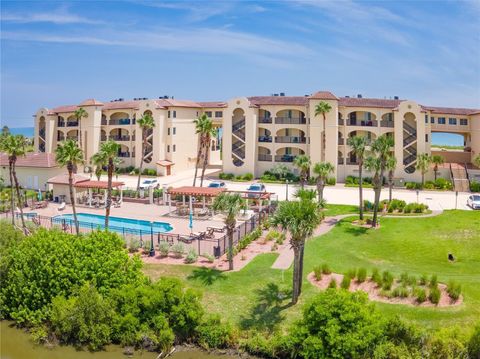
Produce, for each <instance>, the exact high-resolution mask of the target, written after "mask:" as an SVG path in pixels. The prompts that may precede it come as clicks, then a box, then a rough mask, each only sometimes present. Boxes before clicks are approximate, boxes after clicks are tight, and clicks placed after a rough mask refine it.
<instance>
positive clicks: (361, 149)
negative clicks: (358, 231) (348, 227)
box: [347, 136, 369, 220]
mask: <svg viewBox="0 0 480 359" xmlns="http://www.w3.org/2000/svg"><path fill="white" fill-rule="evenodd" d="M368 143H369V140H368V138H367V137H365V136H353V137H350V138H349V139H348V140H347V144H348V145H349V146H350V148H351V149H352V152H353V153H354V154H355V156H356V158H357V162H358V192H359V204H358V208H359V211H360V220H363V165H364V161H365V152H366V150H367V146H368Z"/></svg>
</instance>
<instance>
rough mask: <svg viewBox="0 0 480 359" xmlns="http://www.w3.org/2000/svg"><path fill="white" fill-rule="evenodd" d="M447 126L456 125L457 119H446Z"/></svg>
mask: <svg viewBox="0 0 480 359" xmlns="http://www.w3.org/2000/svg"><path fill="white" fill-rule="evenodd" d="M448 124H449V125H456V124H457V119H456V118H453V117H450V118H449V119H448Z"/></svg>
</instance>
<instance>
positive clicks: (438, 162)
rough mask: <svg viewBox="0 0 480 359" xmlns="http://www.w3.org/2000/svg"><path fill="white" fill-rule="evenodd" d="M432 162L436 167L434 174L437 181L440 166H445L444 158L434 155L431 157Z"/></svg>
mask: <svg viewBox="0 0 480 359" xmlns="http://www.w3.org/2000/svg"><path fill="white" fill-rule="evenodd" d="M430 159H431V162H432V163H433V164H434V165H435V166H434V167H433V173H434V174H435V181H436V180H437V174H438V166H439V165H443V162H444V161H443V157H442V156H440V155H433V156H431V158H430Z"/></svg>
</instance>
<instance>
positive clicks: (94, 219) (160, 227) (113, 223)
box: [52, 213, 173, 234]
mask: <svg viewBox="0 0 480 359" xmlns="http://www.w3.org/2000/svg"><path fill="white" fill-rule="evenodd" d="M77 220H78V223H79V224H80V227H82V228H92V229H96V228H100V229H103V228H105V216H102V215H98V214H90V213H77ZM52 222H53V223H55V224H63V223H67V224H68V225H69V226H74V223H73V214H62V215H59V216H55V217H53V218H52ZM108 229H109V230H111V231H114V232H119V233H128V234H140V233H147V232H148V233H151V232H152V231H153V233H164V232H169V231H171V230H172V229H173V227H172V226H171V225H170V223H167V222H149V221H144V220H140V219H132V218H123V217H109V224H108Z"/></svg>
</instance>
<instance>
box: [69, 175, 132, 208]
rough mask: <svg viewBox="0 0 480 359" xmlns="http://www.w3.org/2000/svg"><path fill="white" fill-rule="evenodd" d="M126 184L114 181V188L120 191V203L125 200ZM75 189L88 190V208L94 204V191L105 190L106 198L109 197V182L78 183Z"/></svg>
mask: <svg viewBox="0 0 480 359" xmlns="http://www.w3.org/2000/svg"><path fill="white" fill-rule="evenodd" d="M124 185H125V183H123V182H117V181H112V188H115V189H120V202H122V200H123V188H122V187H123V186H124ZM74 187H75V188H76V189H77V188H82V189H87V190H88V206H89V207H92V202H93V192H92V189H98V190H101V189H102V190H104V192H105V193H104V196H105V198H106V197H107V189H108V181H92V180H88V181H82V182H77V183H76V184H75V185H74Z"/></svg>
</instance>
